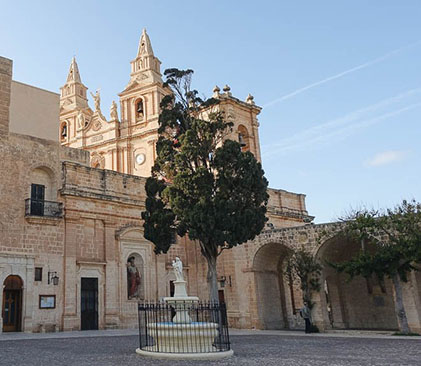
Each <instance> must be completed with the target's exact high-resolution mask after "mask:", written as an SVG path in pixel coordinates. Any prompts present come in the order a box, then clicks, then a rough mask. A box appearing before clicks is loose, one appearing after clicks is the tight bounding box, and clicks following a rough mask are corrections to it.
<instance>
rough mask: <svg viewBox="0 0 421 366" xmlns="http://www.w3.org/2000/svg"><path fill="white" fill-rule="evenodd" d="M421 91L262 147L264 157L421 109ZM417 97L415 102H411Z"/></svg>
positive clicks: (334, 138)
mask: <svg viewBox="0 0 421 366" xmlns="http://www.w3.org/2000/svg"><path fill="white" fill-rule="evenodd" d="M420 93H421V88H416V89H410V90H408V91H406V92H403V93H400V94H398V95H395V96H393V97H390V98H386V99H383V100H381V101H380V102H377V103H374V104H372V105H370V106H368V107H365V108H361V109H358V110H356V111H353V112H350V113H347V114H346V115H344V116H342V117H339V118H335V119H333V120H331V121H328V122H325V123H321V124H319V125H317V126H314V127H311V128H308V129H306V130H304V131H301V132H298V133H296V134H295V135H293V136H291V137H287V138H284V139H282V140H281V141H280V142H278V143H276V144H272V145H266V146H262V150H263V156H264V157H270V156H273V155H279V154H286V153H288V152H291V151H297V150H309V149H310V148H312V147H314V146H317V145H323V144H327V143H330V142H331V141H339V140H341V139H344V138H346V137H347V136H350V135H352V134H353V133H355V132H357V131H358V130H360V129H363V128H366V127H368V126H371V125H373V124H376V123H379V122H381V121H384V120H386V119H388V118H391V117H394V116H397V115H399V114H401V113H404V112H406V111H408V110H411V109H414V108H418V107H421V102H419V94H420ZM413 97H416V98H415V99H416V100H417V101H416V102H415V103H410V101H411V98H413Z"/></svg>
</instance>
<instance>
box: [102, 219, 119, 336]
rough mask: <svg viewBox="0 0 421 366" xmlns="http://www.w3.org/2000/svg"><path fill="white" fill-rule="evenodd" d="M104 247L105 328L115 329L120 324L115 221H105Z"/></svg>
mask: <svg viewBox="0 0 421 366" xmlns="http://www.w3.org/2000/svg"><path fill="white" fill-rule="evenodd" d="M104 225H105V227H104V230H105V235H104V240H105V243H104V248H105V262H106V265H105V306H104V312H105V328H107V329H113V328H117V327H118V326H119V314H118V312H119V288H120V283H119V282H120V281H119V279H120V276H119V270H118V260H119V258H120V256H119V255H118V249H117V246H116V239H115V225H114V223H113V222H110V221H105V222H104Z"/></svg>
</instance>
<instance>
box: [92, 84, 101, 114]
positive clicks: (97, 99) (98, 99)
mask: <svg viewBox="0 0 421 366" xmlns="http://www.w3.org/2000/svg"><path fill="white" fill-rule="evenodd" d="M91 95H92V98H94V104H95V111H96V112H100V110H101V96H100V95H99V89H97V91H96V93H95V94H93V93H92V92H91Z"/></svg>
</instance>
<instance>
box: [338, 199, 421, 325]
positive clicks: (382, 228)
mask: <svg viewBox="0 0 421 366" xmlns="http://www.w3.org/2000/svg"><path fill="white" fill-rule="evenodd" d="M342 233H343V234H344V235H345V236H346V237H348V238H350V239H353V240H358V241H359V242H361V250H360V252H359V253H358V254H357V255H356V256H355V257H353V258H351V259H350V260H348V261H344V262H340V263H330V264H331V265H332V266H333V267H334V268H335V269H336V270H338V271H339V272H344V273H346V274H348V275H349V277H350V278H351V279H352V278H354V277H356V276H363V277H365V278H369V277H370V276H372V275H375V276H377V277H378V278H379V279H380V280H381V281H382V280H383V279H384V278H385V277H388V278H390V279H392V282H393V286H394V290H395V311H396V315H397V317H398V323H399V327H400V330H401V331H402V333H409V327H408V321H407V318H406V312H405V308H404V304H403V292H402V288H401V283H400V282H401V281H403V282H406V281H407V280H408V274H409V273H410V272H412V271H416V270H419V264H420V263H421V204H420V203H417V202H415V201H405V200H404V201H403V202H402V204H400V205H399V206H396V207H395V208H394V209H387V210H386V211H385V212H380V211H373V210H361V211H357V212H354V213H353V214H352V215H351V216H350V217H348V218H347V219H346V220H345V221H344V226H343V229H342ZM367 244H371V246H374V250H367V249H366V245H367Z"/></svg>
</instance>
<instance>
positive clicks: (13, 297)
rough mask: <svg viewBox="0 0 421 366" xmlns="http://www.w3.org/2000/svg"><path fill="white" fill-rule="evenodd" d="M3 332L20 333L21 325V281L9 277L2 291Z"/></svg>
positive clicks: (17, 277) (16, 277) (14, 277)
mask: <svg viewBox="0 0 421 366" xmlns="http://www.w3.org/2000/svg"><path fill="white" fill-rule="evenodd" d="M2 317H3V332H20V331H21V324H22V280H21V279H20V277H19V276H9V277H7V278H6V280H5V281H4V290H3V304H2Z"/></svg>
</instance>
